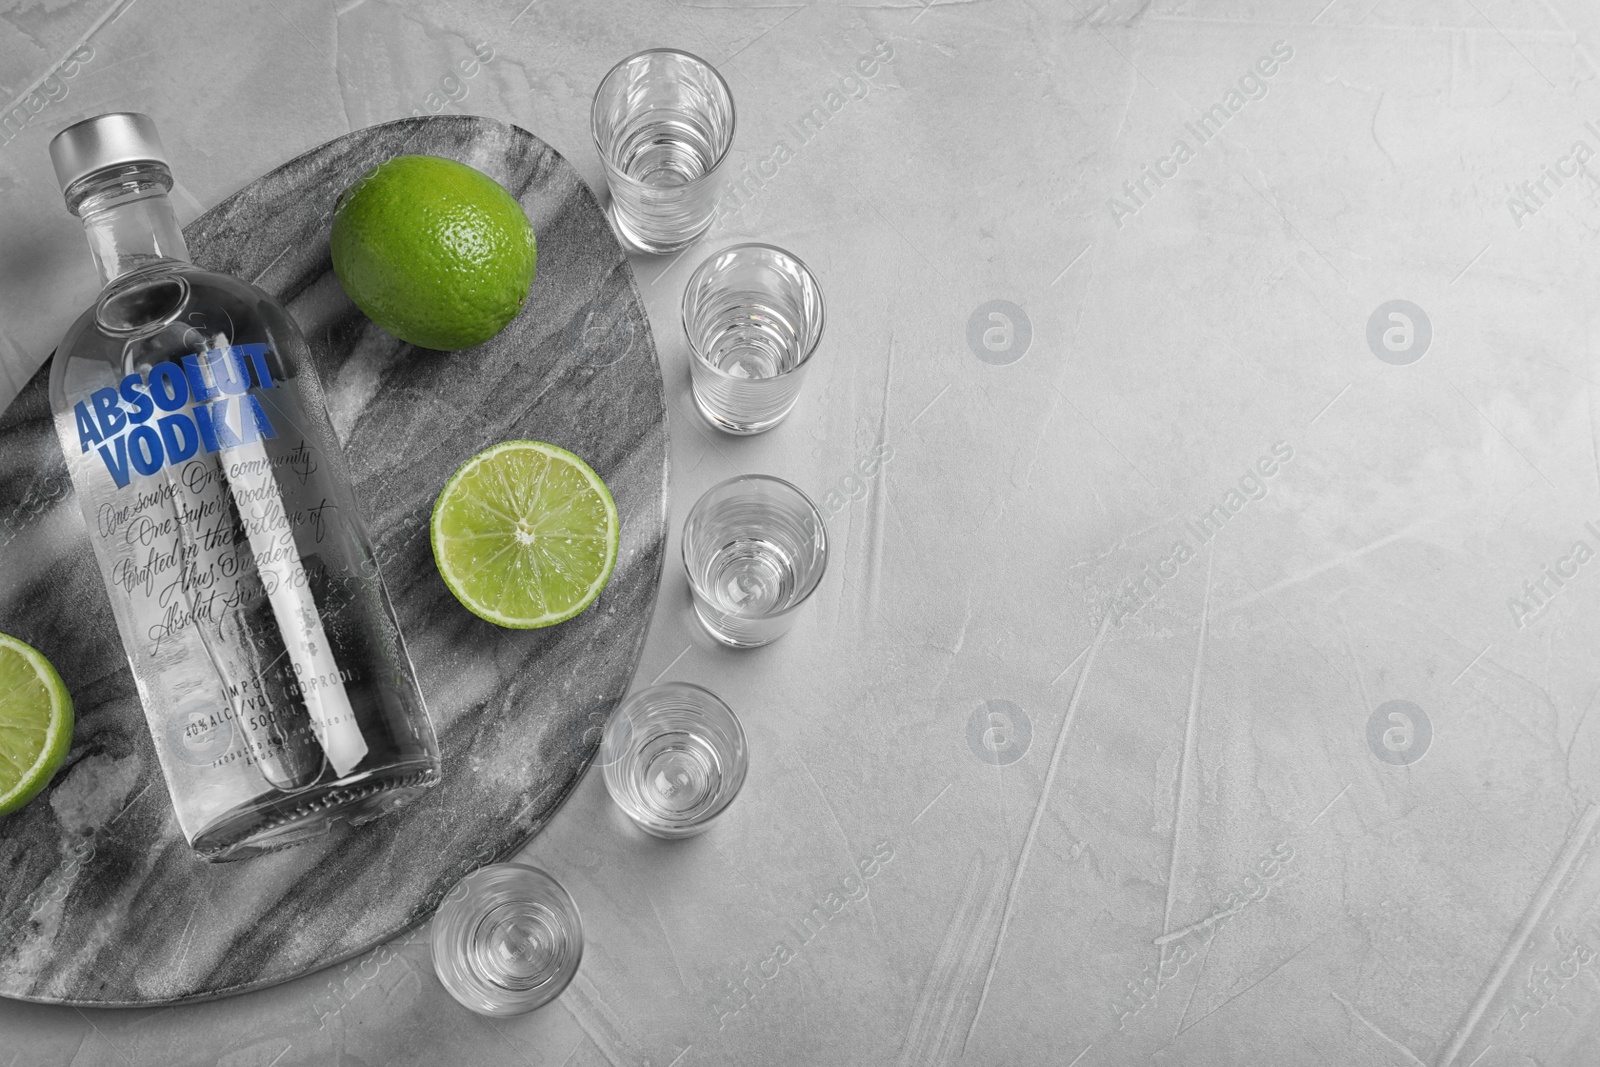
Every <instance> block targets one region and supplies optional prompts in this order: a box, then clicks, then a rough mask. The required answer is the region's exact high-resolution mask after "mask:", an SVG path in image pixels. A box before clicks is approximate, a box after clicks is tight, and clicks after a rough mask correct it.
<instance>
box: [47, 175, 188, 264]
mask: <svg viewBox="0 0 1600 1067" xmlns="http://www.w3.org/2000/svg"><path fill="white" fill-rule="evenodd" d="M171 188H172V174H171V172H170V171H168V170H167V168H166V167H164V166H161V165H160V164H155V163H139V164H132V165H129V166H123V167H114V168H111V169H109V170H105V171H101V172H100V173H97V174H91V175H89V176H88V177H87V178H84V179H83V180H82V181H80V182H77V183H75V184H74V185H73V186H72V187H71V188H69V189H68V190H67V194H66V196H67V207H68V208H69V209H70V210H71V211H72V212H73V213H74V214H75V215H78V216H79V217H80V218H82V219H83V232H84V235H85V236H86V237H88V239H89V252H90V254H91V255H93V256H94V262H95V266H96V267H97V268H99V271H100V285H101V287H102V288H103V287H105V286H107V285H110V284H111V283H112V282H113V281H115V280H116V279H118V278H120V277H122V276H123V275H124V274H127V273H128V272H130V271H133V270H137V269H138V268H140V267H145V266H149V265H150V264H152V263H158V262H161V261H163V260H165V261H176V262H180V263H187V262H189V248H188V246H187V245H186V244H184V241H183V230H181V229H180V228H179V227H178V219H177V216H176V215H174V214H173V212H172V204H171V202H170V201H168V199H167V191H168V190H169V189H171Z"/></svg>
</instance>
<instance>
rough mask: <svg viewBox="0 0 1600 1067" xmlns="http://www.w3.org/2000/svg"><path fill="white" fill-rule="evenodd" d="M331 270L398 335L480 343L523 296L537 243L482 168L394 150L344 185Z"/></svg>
mask: <svg viewBox="0 0 1600 1067" xmlns="http://www.w3.org/2000/svg"><path fill="white" fill-rule="evenodd" d="M329 243H330V245H331V248H332V252H333V272H334V274H336V275H338V278H339V284H340V285H342V286H344V291H345V292H346V293H347V294H349V296H350V299H351V300H352V301H354V302H355V305H356V307H358V308H360V309H361V310H362V312H364V313H365V314H366V316H367V317H368V318H369V319H371V320H372V321H373V322H375V323H377V324H378V325H379V326H382V327H383V328H384V329H385V330H388V331H389V332H390V333H392V334H394V335H395V336H396V337H398V338H400V339H401V340H402V341H409V342H410V343H411V344H414V345H417V346H419V347H421V348H434V349H438V350H440V351H445V352H452V351H455V350H456V349H458V348H470V347H471V346H473V345H476V344H482V343H483V342H484V341H487V340H488V339H489V338H491V337H493V336H494V335H495V334H497V333H499V332H500V331H501V330H503V329H505V326H506V324H507V323H508V322H510V321H511V320H512V319H514V318H516V317H517V312H519V311H521V310H522V305H523V302H524V301H526V300H527V299H528V287H529V286H530V285H532V284H533V272H534V265H535V261H536V260H537V258H538V248H537V245H536V244H535V242H534V237H533V226H532V224H531V223H529V222H528V215H527V212H525V211H523V210H522V205H521V204H519V203H517V201H516V199H515V198H514V197H513V196H512V195H511V194H510V193H508V192H506V190H505V188H504V187H503V186H502V185H501V184H500V183H499V182H497V181H495V180H494V179H493V178H491V177H489V176H488V175H487V174H484V173H483V172H482V171H478V170H474V169H473V168H471V167H469V166H467V165H466V164H465V163H457V162H456V161H455V160H453V159H441V158H440V157H438V156H396V157H395V158H394V159H391V160H388V161H387V162H384V163H380V164H378V165H377V166H376V167H374V168H373V169H371V170H369V171H368V172H367V173H366V174H364V175H362V177H361V178H360V180H359V181H357V182H356V183H355V184H354V185H352V186H351V187H350V188H349V189H347V190H345V193H344V196H342V197H341V198H340V200H339V206H338V208H337V209H336V210H335V211H334V215H333V234H332V237H331V239H330V242H329Z"/></svg>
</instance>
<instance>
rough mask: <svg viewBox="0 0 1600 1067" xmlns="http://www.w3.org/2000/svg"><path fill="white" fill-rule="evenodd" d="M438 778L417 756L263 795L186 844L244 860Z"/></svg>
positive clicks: (222, 858) (393, 803)
mask: <svg viewBox="0 0 1600 1067" xmlns="http://www.w3.org/2000/svg"><path fill="white" fill-rule="evenodd" d="M438 783H439V765H438V764H437V763H436V762H434V761H433V760H429V759H421V760H413V761H410V762H407V763H397V764H395V765H393V766H391V767H386V768H384V769H383V770H381V771H375V772H371V773H369V774H366V775H359V776H356V777H354V778H346V779H343V780H341V781H337V782H330V783H328V784H326V785H322V786H315V787H313V788H311V789H307V790H305V791H304V792H299V793H285V794H279V795H277V796H275V797H273V796H268V797H262V798H260V799H259V800H257V801H255V802H253V803H251V804H247V805H244V806H242V807H240V808H237V809H235V810H234V811H232V812H230V813H228V814H226V815H223V816H222V817H221V818H219V819H217V820H216V821H215V822H213V823H212V824H211V825H210V826H207V827H206V828H205V829H204V830H202V831H201V832H200V834H199V836H197V837H196V838H195V839H194V840H193V841H191V842H190V843H189V844H190V847H191V848H193V849H194V850H195V852H196V853H197V854H198V855H199V856H200V858H201V859H205V860H210V861H212V862H214V863H220V862H227V861H231V860H241V859H248V858H249V857H251V856H260V855H263V854H265V853H268V852H276V851H278V850H279V849H283V848H288V847H289V846H291V845H298V844H300V843H301V842H303V841H308V840H310V839H311V838H314V837H320V836H322V835H323V834H325V833H328V832H329V831H330V830H332V829H334V827H336V826H339V825H348V826H360V825H361V824H362V823H366V822H371V821H372V820H373V819H376V818H377V817H378V816H380V815H385V814H387V813H389V812H391V811H394V810H395V809H396V808H400V807H403V806H405V805H406V804H408V803H410V802H411V801H412V800H415V799H416V798H417V797H419V796H421V795H422V794H423V793H425V792H427V791H428V790H429V789H431V788H433V787H434V786H435V785H437V784H438Z"/></svg>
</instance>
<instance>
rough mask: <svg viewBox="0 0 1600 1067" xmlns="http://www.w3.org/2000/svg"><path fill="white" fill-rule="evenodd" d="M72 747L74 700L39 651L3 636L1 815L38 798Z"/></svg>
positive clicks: (0, 666)
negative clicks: (35, 796) (36, 795)
mask: <svg viewBox="0 0 1600 1067" xmlns="http://www.w3.org/2000/svg"><path fill="white" fill-rule="evenodd" d="M71 746H72V697H70V696H68V695H67V687H66V684H65V683H63V682H62V681H61V675H59V674H57V673H56V669H55V668H54V667H52V666H50V661H49V660H47V659H45V658H44V656H42V655H40V654H39V652H38V651H37V650H36V649H33V648H31V647H29V646H28V645H25V644H23V643H22V642H21V641H18V640H17V639H16V638H15V637H8V636H6V635H5V634H0V815H8V814H10V813H11V812H13V811H16V810H17V809H18V808H20V807H22V805H24V804H26V803H27V802H28V801H30V800H32V799H33V797H34V795H35V794H36V793H38V792H39V790H41V789H43V788H44V787H45V786H46V785H48V784H49V783H50V779H51V778H53V777H55V773H56V770H57V769H58V768H59V767H60V766H61V761H62V760H63V759H66V756H67V749H68V748H70V747H71Z"/></svg>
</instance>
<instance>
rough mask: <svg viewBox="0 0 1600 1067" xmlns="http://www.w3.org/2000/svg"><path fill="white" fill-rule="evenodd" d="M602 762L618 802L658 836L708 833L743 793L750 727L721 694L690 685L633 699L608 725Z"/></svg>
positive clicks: (660, 688)
mask: <svg viewBox="0 0 1600 1067" xmlns="http://www.w3.org/2000/svg"><path fill="white" fill-rule="evenodd" d="M600 762H601V765H602V773H603V775H604V776H605V781H606V790H607V792H609V793H610V794H611V799H612V800H614V801H616V804H617V806H618V807H619V808H621V809H622V810H623V811H624V812H625V813H627V816H628V817H629V818H630V819H632V820H633V821H634V822H635V823H637V824H638V825H639V827H640V829H642V830H644V831H645V832H646V833H650V834H654V835H655V836H656V837H665V838H677V837H691V836H693V835H694V834H698V833H702V832H703V831H704V830H705V829H706V828H707V827H708V826H710V824H711V821H712V820H713V819H715V818H716V817H717V816H718V815H720V814H721V813H722V812H723V810H724V809H726V808H727V806H728V805H729V804H730V803H731V802H732V801H733V798H734V797H735V796H736V795H738V792H739V787H740V786H741V785H743V784H744V775H745V770H746V768H747V767H748V766H749V763H750V756H749V751H748V749H747V748H746V747H745V739H744V727H742V726H740V725H739V717H738V716H737V715H735V714H734V713H733V709H732V708H730V707H728V705H727V704H725V703H723V701H722V700H721V698H719V697H718V696H717V695H716V694H715V693H713V692H711V691H710V690H708V689H702V688H701V687H700V686H698V685H690V684H689V683H687V682H667V683H665V684H663V685H653V686H651V687H650V688H648V689H641V690H640V691H639V692H637V693H635V694H633V695H632V696H631V697H629V698H628V699H627V700H625V701H623V702H622V705H621V706H620V707H618V708H617V710H616V712H615V714H613V715H612V716H611V719H610V721H608V722H607V723H606V728H605V733H604V734H603V735H602V736H601V739H600Z"/></svg>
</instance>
